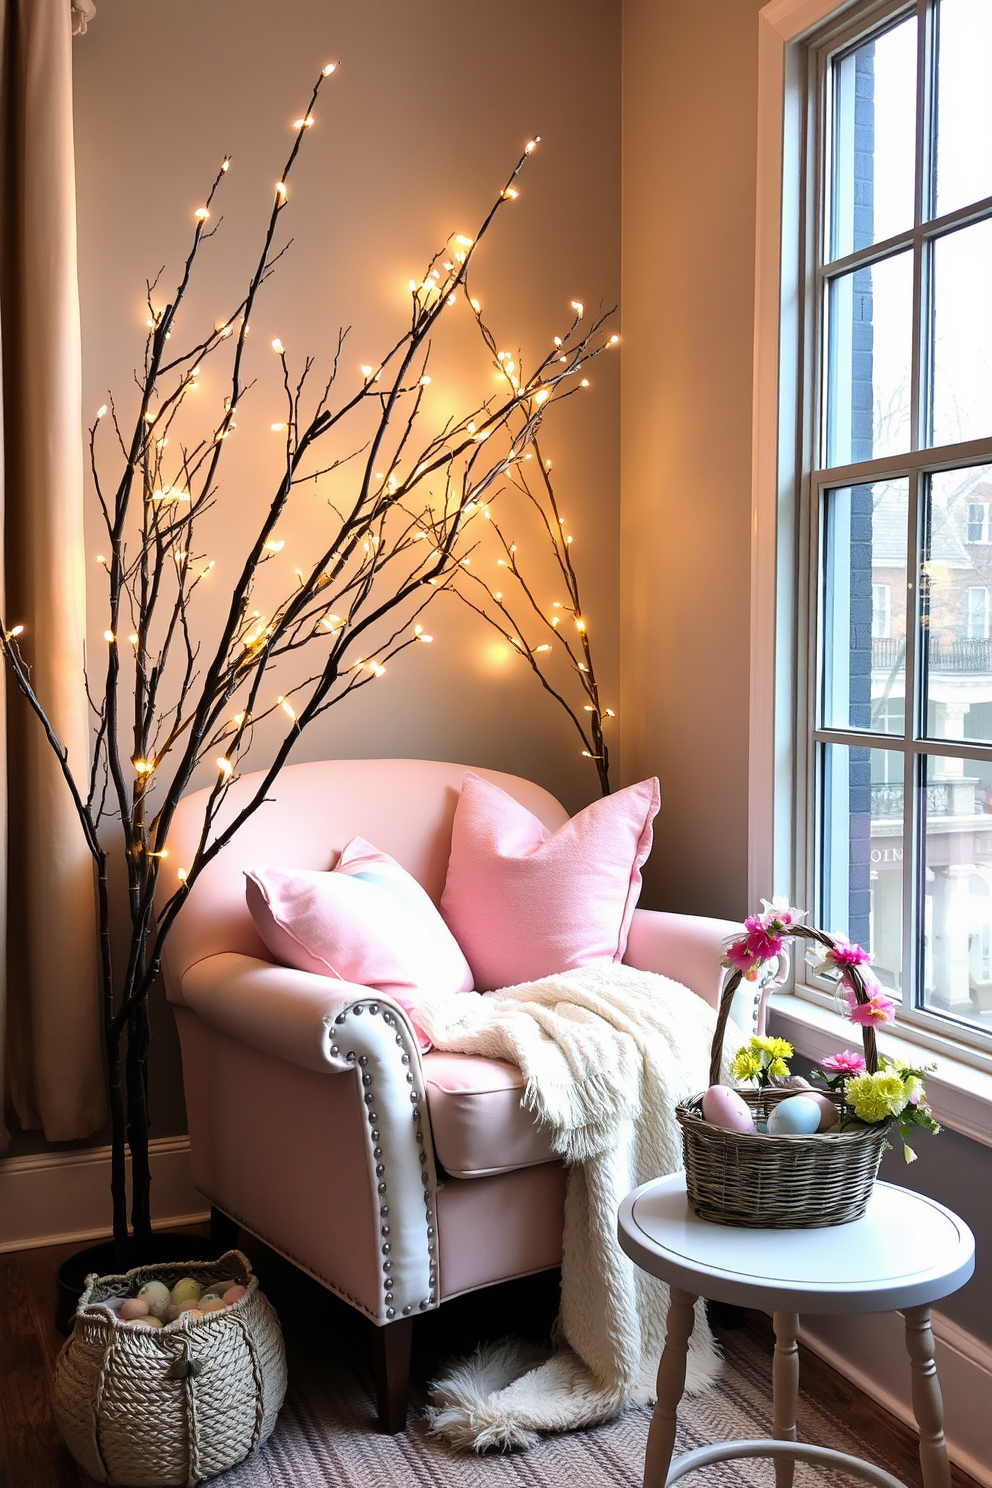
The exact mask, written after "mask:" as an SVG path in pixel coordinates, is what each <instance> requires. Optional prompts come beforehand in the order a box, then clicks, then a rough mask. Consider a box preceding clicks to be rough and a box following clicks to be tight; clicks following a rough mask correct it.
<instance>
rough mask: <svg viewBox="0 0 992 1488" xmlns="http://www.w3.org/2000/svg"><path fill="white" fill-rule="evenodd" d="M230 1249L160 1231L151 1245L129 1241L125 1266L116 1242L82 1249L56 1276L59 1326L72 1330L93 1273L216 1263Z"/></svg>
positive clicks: (204, 1238)
mask: <svg viewBox="0 0 992 1488" xmlns="http://www.w3.org/2000/svg"><path fill="white" fill-rule="evenodd" d="M229 1248H230V1247H228V1246H224V1245H219V1244H218V1243H217V1241H216V1240H213V1239H211V1238H210V1237H209V1236H205V1235H180V1234H176V1233H175V1232H174V1231H169V1230H159V1231H157V1232H156V1233H155V1234H153V1235H152V1238H151V1240H150V1241H149V1242H148V1244H147V1245H144V1246H140V1245H138V1244H137V1243H136V1242H135V1241H134V1240H129V1241H128V1252H127V1260H126V1263H125V1265H124V1266H121V1265H120V1264H119V1262H118V1260H117V1250H116V1247H115V1245H114V1242H113V1241H112V1240H104V1241H102V1242H101V1244H99V1245H90V1246H88V1247H87V1248H86V1250H78V1251H77V1252H76V1254H75V1255H71V1256H70V1257H69V1259H68V1260H67V1261H63V1262H62V1265H61V1266H60V1267H59V1269H58V1271H57V1272H56V1276H55V1292H56V1297H55V1326H56V1327H57V1328H58V1330H59V1332H60V1333H70V1332H71V1331H72V1321H73V1318H74V1317H75V1315H76V1306H77V1304H78V1302H79V1299H80V1297H81V1296H82V1295H83V1292H84V1290H85V1288H86V1278H87V1276H89V1274H90V1272H91V1271H95V1272H96V1273H97V1275H99V1276H115V1275H117V1274H119V1273H120V1272H121V1271H129V1270H130V1269H131V1267H132V1266H154V1265H158V1264H162V1265H174V1264H175V1263H176V1261H212V1260H215V1259H216V1258H217V1257H218V1256H220V1255H222V1254H223V1252H224V1250H225V1249H229Z"/></svg>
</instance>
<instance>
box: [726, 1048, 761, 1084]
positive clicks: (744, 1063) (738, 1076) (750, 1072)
mask: <svg viewBox="0 0 992 1488" xmlns="http://www.w3.org/2000/svg"><path fill="white" fill-rule="evenodd" d="M760 1069H761V1060H760V1058H759V1057H758V1055H757V1054H755V1053H754V1051H753V1050H752V1049H749V1048H747V1047H746V1046H745V1047H744V1048H743V1049H738V1050H737V1053H736V1054H735V1055H734V1062H733V1064H732V1065H731V1066H730V1073H731V1074H732V1075H733V1077H734V1079H735V1080H740V1081H744V1080H754V1079H756V1078H757V1075H758V1071H759V1070H760Z"/></svg>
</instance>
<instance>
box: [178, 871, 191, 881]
mask: <svg viewBox="0 0 992 1488" xmlns="http://www.w3.org/2000/svg"><path fill="white" fill-rule="evenodd" d="M188 872H189V870H188V869H186V868H177V869H176V877H177V878H178V880H179V882H180V883H185V882H186V878H187V876H188Z"/></svg>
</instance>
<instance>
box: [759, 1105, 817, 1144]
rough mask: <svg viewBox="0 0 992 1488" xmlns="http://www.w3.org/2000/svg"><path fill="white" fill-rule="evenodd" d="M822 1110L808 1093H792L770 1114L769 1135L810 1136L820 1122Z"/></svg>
mask: <svg viewBox="0 0 992 1488" xmlns="http://www.w3.org/2000/svg"><path fill="white" fill-rule="evenodd" d="M822 1114H823V1113H822V1111H821V1110H820V1107H819V1106H818V1105H817V1103H816V1101H815V1100H811V1099H810V1097H809V1096H808V1095H790V1096H789V1098H788V1100H784V1101H781V1102H780V1103H779V1104H778V1105H777V1106H776V1107H775V1108H774V1109H773V1110H772V1111H771V1113H770V1114H769V1117H768V1135H769V1136H771V1137H809V1136H812V1134H813V1133H814V1132H815V1131H816V1129H817V1127H818V1126H819V1124H820V1117H821V1116H822Z"/></svg>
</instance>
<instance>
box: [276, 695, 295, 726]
mask: <svg viewBox="0 0 992 1488" xmlns="http://www.w3.org/2000/svg"><path fill="white" fill-rule="evenodd" d="M277 701H278V703H279V706H280V708H281V709H282V711H283V712H284V713H285V714H286V717H287V718H292V720H293V721H294V723H295V721H296V714H295V712H294V711H293V705H292V703H290V702H288V701H287V700H286V698H284V697H281V698H278V699H277Z"/></svg>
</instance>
